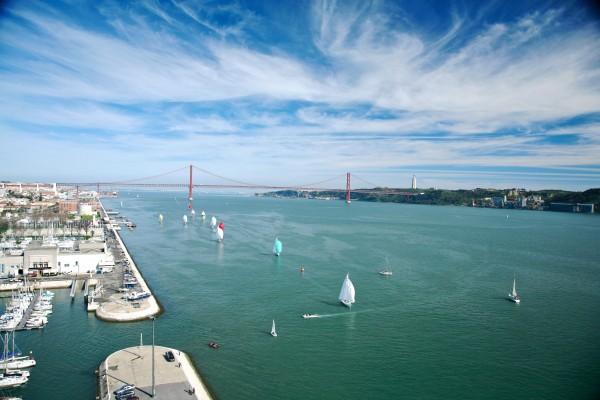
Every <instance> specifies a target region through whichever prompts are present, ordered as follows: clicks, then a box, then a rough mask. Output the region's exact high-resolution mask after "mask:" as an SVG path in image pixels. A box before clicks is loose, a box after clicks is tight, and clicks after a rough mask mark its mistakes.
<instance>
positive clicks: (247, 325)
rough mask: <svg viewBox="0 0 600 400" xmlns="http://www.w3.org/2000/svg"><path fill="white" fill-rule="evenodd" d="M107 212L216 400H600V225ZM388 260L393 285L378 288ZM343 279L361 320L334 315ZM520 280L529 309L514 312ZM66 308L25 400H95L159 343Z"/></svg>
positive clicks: (163, 335) (179, 198) (215, 211)
mask: <svg viewBox="0 0 600 400" xmlns="http://www.w3.org/2000/svg"><path fill="white" fill-rule="evenodd" d="M138 195H139V197H137V196H138ZM120 201H123V207H120ZM103 202H104V204H105V206H106V207H107V208H113V209H115V210H120V211H121V213H122V214H123V215H125V216H127V217H129V218H131V219H132V220H133V221H134V222H136V223H137V229H136V230H134V231H127V230H123V231H122V236H123V239H124V241H125V243H126V244H127V246H128V247H129V249H130V251H131V253H132V255H133V257H134V259H135V260H136V262H137V264H138V266H139V267H140V269H141V271H142V273H143V275H144V276H145V278H146V280H147V282H148V284H149V285H150V286H151V288H152V289H153V291H154V292H155V294H156V295H157V297H158V299H159V301H160V302H161V304H162V306H163V307H164V309H165V312H164V314H162V315H161V316H160V317H159V318H158V319H157V321H156V342H157V343H158V344H160V345H164V346H169V347H175V348H178V349H180V350H183V351H185V352H187V353H188V354H189V355H190V356H191V357H192V359H193V360H194V362H195V363H196V364H197V366H198V367H199V370H200V371H201V374H202V376H203V377H204V379H205V380H206V382H207V383H208V385H209V387H210V388H211V390H212V391H213V393H214V394H215V395H216V396H217V397H218V398H221V399H253V398H262V399H364V398H369V399H402V398H406V399H415V398H419V399H439V398H445V399H482V398H527V399H565V398H570V399H586V398H590V399H591V398H595V397H597V395H599V394H600V384H599V382H600V312H599V310H600V218H598V217H597V216H591V215H575V214H563V213H550V212H531V211H511V210H495V209H478V208H466V207H441V206H419V205H404V204H383V203H367V202H363V203H361V202H355V203H352V204H351V205H350V206H347V205H345V204H344V203H343V202H341V201H317V200H296V199H271V198H255V197H242V196H238V197H235V196H217V195H202V194H201V195H199V196H198V195H197V199H196V200H195V208H196V211H197V213H198V214H200V210H202V209H204V210H206V213H207V215H208V217H207V219H206V221H204V222H203V221H202V220H201V219H200V218H198V217H196V218H195V219H191V218H190V223H189V224H188V225H187V226H183V224H182V216H183V215H184V213H185V212H186V207H187V205H186V202H185V194H182V193H164V192H163V193H151V192H138V193H122V196H121V197H120V198H118V199H105V200H103ZM159 213H162V214H164V216H165V221H164V224H163V225H162V226H161V225H160V224H159V223H158V214H159ZM212 215H216V216H217V218H218V219H219V220H223V221H224V222H225V241H224V243H222V244H219V243H217V242H216V241H215V240H214V237H213V233H212V232H211V230H210V228H209V227H208V221H209V219H210V216H212ZM276 236H278V237H279V238H280V239H281V241H282V242H283V247H284V248H283V254H282V255H281V257H278V258H277V257H274V256H273V255H272V254H271V249H272V246H273V241H274V238H275V237H276ZM386 257H387V259H388V260H389V263H390V265H391V266H392V270H393V276H391V277H383V276H380V275H379V274H378V273H377V271H378V270H381V269H383V266H384V264H385V259H386ZM301 265H303V266H304V268H305V272H304V273H303V274H302V273H300V271H299V267H300V266H301ZM346 273H350V278H351V279H352V281H353V282H354V286H355V287H356V304H355V305H354V306H353V307H352V309H351V310H349V309H347V308H345V307H344V306H343V305H341V304H340V303H339V302H338V300H337V296H338V294H339V290H340V287H341V284H342V281H343V279H344V276H345V275H346ZM513 276H516V278H517V289H518V291H519V293H520V295H521V298H522V302H521V304H520V305H516V304H514V303H511V302H509V301H507V300H506V294H507V293H508V291H509V289H510V288H511V285H512V280H513ZM54 303H55V307H54V314H52V315H51V316H50V321H49V324H48V326H47V327H46V328H45V329H43V330H39V331H26V332H22V333H18V334H17V342H18V343H19V345H20V347H21V348H22V349H23V350H33V351H34V353H35V355H36V358H37V360H38V366H36V367H35V368H33V369H32V370H31V372H32V376H31V379H30V382H29V383H28V385H27V387H26V388H24V389H21V390H18V391H16V393H17V394H20V395H22V396H23V398H24V399H26V400H29V399H50V400H54V399H56V400H58V399H93V398H94V396H95V388H96V380H95V376H94V370H95V369H96V368H97V367H98V364H99V363H100V362H101V361H102V360H103V359H104V358H105V357H106V356H107V355H109V354H110V353H112V352H114V351H116V350H118V349H120V348H123V347H128V346H132V345H136V344H137V343H139V340H140V333H141V332H143V333H144V342H145V343H146V344H148V343H150V340H151V337H150V333H151V325H150V322H137V323H128V324H114V323H106V322H102V321H99V320H97V319H96V318H95V317H94V316H93V315H92V314H87V313H86V312H85V311H84V307H83V301H82V299H81V295H79V297H78V298H77V300H76V301H75V302H73V303H71V301H70V299H69V293H68V290H59V291H57V296H56V298H55V302H54ZM303 313H318V314H321V315H322V316H323V317H322V318H319V319H309V320H304V319H302V318H301V314H303ZM273 319H274V320H275V321H276V323H277V329H278V333H279V336H278V337H277V338H273V337H271V336H270V335H269V334H268V333H269V331H270V328H271V321H272V320H273ZM210 341H216V342H219V343H220V344H221V346H222V347H221V348H220V349H219V350H213V349H210V348H209V347H207V343H208V342H210Z"/></svg>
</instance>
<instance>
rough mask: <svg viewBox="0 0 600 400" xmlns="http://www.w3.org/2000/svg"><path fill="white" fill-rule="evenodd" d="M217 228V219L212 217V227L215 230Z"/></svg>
mask: <svg viewBox="0 0 600 400" xmlns="http://www.w3.org/2000/svg"><path fill="white" fill-rule="evenodd" d="M216 226H217V218H216V217H211V219H210V227H211V228H213V229H214V228H215V227H216Z"/></svg>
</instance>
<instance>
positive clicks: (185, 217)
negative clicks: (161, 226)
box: [183, 215, 187, 225]
mask: <svg viewBox="0 0 600 400" xmlns="http://www.w3.org/2000/svg"><path fill="white" fill-rule="evenodd" d="M183 224H184V225H185V224H187V215H184V216H183Z"/></svg>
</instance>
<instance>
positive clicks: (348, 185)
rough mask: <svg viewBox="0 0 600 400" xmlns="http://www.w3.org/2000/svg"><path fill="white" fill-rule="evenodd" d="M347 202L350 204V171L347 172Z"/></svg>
mask: <svg viewBox="0 0 600 400" xmlns="http://www.w3.org/2000/svg"><path fill="white" fill-rule="evenodd" d="M346 204H350V172H347V173H346Z"/></svg>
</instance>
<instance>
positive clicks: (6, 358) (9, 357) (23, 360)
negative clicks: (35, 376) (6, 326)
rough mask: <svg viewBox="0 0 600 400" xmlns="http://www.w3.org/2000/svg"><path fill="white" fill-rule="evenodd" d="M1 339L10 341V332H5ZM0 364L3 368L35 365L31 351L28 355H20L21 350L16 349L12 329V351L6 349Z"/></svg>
mask: <svg viewBox="0 0 600 400" xmlns="http://www.w3.org/2000/svg"><path fill="white" fill-rule="evenodd" d="M3 341H4V342H5V343H7V342H8V341H10V332H7V333H6V334H5V337H4V340H3ZM15 348H16V350H15ZM0 364H2V366H4V368H5V369H15V368H16V369H18V368H30V367H33V366H35V364H36V362H35V359H34V358H33V355H32V353H31V352H30V353H29V355H27V356H23V355H21V351H20V350H19V349H18V347H15V331H14V330H13V331H12V351H10V352H9V351H8V349H7V351H6V354H3V358H2V360H1V363H0Z"/></svg>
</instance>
